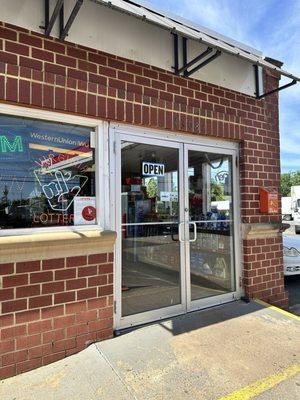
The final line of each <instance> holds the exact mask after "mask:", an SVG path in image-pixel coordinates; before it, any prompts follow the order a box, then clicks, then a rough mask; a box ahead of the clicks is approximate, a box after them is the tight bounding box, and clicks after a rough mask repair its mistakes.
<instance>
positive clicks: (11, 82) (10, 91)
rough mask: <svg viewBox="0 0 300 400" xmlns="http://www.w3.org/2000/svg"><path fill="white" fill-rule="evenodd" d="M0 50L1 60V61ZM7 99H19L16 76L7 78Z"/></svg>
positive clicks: (15, 100)
mask: <svg viewBox="0 0 300 400" xmlns="http://www.w3.org/2000/svg"><path fill="white" fill-rule="evenodd" d="M1 54H3V53H1V52H0V61H1ZM6 100H8V101H14V102H17V101H18V81H17V79H14V78H7V80H6Z"/></svg>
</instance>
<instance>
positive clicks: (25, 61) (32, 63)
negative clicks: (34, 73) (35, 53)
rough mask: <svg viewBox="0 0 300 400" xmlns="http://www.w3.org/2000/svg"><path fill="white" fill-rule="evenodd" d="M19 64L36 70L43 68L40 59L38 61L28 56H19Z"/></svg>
mask: <svg viewBox="0 0 300 400" xmlns="http://www.w3.org/2000/svg"><path fill="white" fill-rule="evenodd" d="M20 65H21V66H23V67H27V68H31V69H35V70H38V71H41V70H42V69H43V63H42V61H38V60H35V59H32V58H28V57H20Z"/></svg>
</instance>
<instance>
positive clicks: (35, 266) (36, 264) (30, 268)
mask: <svg viewBox="0 0 300 400" xmlns="http://www.w3.org/2000/svg"><path fill="white" fill-rule="evenodd" d="M39 270H40V261H24V262H18V263H16V273H17V274H20V273H24V272H34V271H39Z"/></svg>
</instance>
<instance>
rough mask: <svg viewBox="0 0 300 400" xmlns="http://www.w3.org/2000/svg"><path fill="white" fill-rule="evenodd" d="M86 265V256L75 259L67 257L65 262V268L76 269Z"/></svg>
mask: <svg viewBox="0 0 300 400" xmlns="http://www.w3.org/2000/svg"><path fill="white" fill-rule="evenodd" d="M86 264H87V257H86V256H75V257H68V258H67V260H66V265H67V267H68V268H69V267H78V266H81V265H86Z"/></svg>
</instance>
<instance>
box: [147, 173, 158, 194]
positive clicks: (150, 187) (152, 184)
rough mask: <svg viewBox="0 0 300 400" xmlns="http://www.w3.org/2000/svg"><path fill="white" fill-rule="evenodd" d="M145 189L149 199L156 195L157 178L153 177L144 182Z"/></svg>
mask: <svg viewBox="0 0 300 400" xmlns="http://www.w3.org/2000/svg"><path fill="white" fill-rule="evenodd" d="M146 190H147V194H148V196H149V198H150V199H152V198H153V197H156V196H157V180H156V179H155V178H151V179H149V181H148V182H147V184H146Z"/></svg>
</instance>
